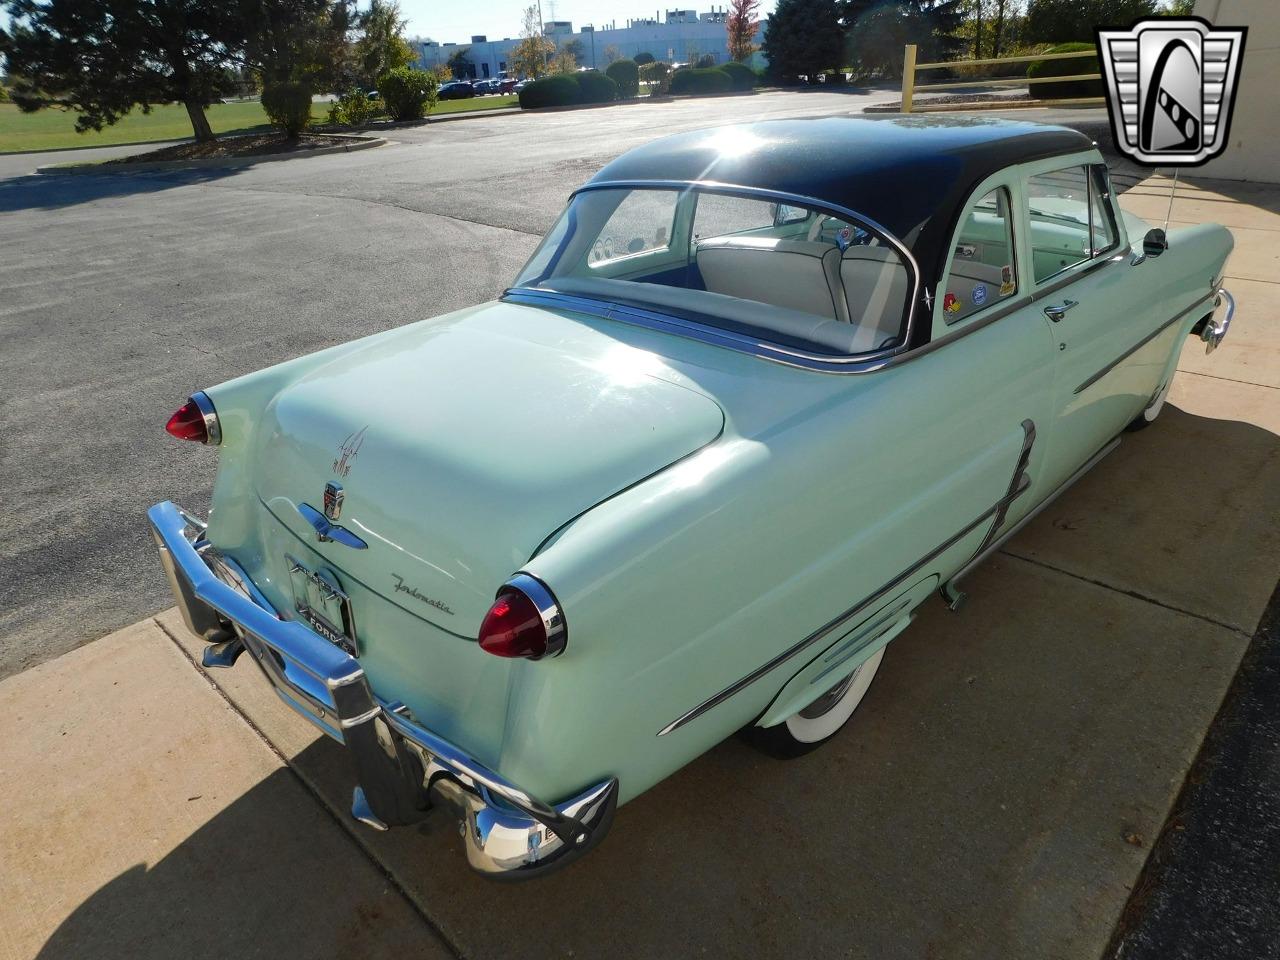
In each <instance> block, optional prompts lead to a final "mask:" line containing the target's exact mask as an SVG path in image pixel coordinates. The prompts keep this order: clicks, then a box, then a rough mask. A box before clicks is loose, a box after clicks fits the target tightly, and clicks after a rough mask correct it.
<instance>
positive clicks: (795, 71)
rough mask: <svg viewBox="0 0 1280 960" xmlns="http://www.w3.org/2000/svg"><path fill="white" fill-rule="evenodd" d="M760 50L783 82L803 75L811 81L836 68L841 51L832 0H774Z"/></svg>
mask: <svg viewBox="0 0 1280 960" xmlns="http://www.w3.org/2000/svg"><path fill="white" fill-rule="evenodd" d="M761 50H762V51H763V52H764V55H765V56H766V57H768V58H769V69H770V71H771V72H772V73H773V74H774V75H775V76H777V77H778V79H779V80H781V81H783V82H786V81H791V82H794V81H795V80H796V78H798V77H800V76H804V77H807V78H808V79H809V82H810V83H812V82H813V80H814V78H815V77H816V76H818V75H819V74H822V73H826V72H827V71H829V70H834V69H836V68H837V67H839V66H840V65H841V60H842V59H843V54H844V34H843V31H842V30H841V28H840V8H839V7H838V6H837V3H836V0H778V6H777V8H776V9H775V10H774V12H773V16H772V17H770V18H769V25H768V27H767V28H766V30H765V35H764V43H763V44H762V45H761Z"/></svg>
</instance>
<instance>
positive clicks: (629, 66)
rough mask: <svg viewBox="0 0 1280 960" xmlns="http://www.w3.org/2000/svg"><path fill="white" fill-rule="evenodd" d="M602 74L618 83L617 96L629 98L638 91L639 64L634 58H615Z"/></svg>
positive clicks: (624, 98)
mask: <svg viewBox="0 0 1280 960" xmlns="http://www.w3.org/2000/svg"><path fill="white" fill-rule="evenodd" d="M604 75H605V76H606V77H608V78H609V79H611V80H612V81H613V82H614V83H616V84H617V85H618V96H619V97H620V98H621V99H623V100H630V99H631V98H632V97H634V96H636V95H637V94H638V93H639V92H640V65H639V64H637V63H636V62H635V61H634V60H615V61H613V63H611V64H609V66H608V67H606V68H605V71H604Z"/></svg>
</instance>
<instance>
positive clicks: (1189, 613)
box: [1000, 550, 1250, 639]
mask: <svg viewBox="0 0 1280 960" xmlns="http://www.w3.org/2000/svg"><path fill="white" fill-rule="evenodd" d="M1000 554H1001V556H1005V557H1012V558H1013V559H1014V560H1021V561H1022V562H1023V563H1030V564H1033V565H1035V566H1037V567H1043V568H1044V569H1046V570H1052V571H1053V572H1054V573H1061V574H1063V575H1064V576H1068V577H1071V578H1073V579H1075V580H1080V581H1082V582H1083V583H1091V584H1093V585H1094V586H1095V587H1102V588H1103V589H1104V590H1110V591H1111V592H1112V593H1119V594H1121V595H1123V596H1126V597H1132V598H1133V599H1135V600H1142V601H1144V602H1145V603H1150V604H1152V605H1153V606H1157V607H1161V608H1162V609H1165V610H1168V611H1170V612H1171V613H1180V614H1182V615H1183V616H1186V617H1194V618H1195V619H1196V620H1201V621H1203V622H1204V623H1209V624H1212V625H1213V626H1215V627H1221V628H1222V629H1223V630H1230V631H1231V632H1232V633H1236V634H1239V635H1240V636H1242V637H1245V638H1246V639H1248V638H1249V636H1250V634H1249V633H1248V632H1247V631H1245V630H1242V629H1241V628H1240V627H1237V626H1235V625H1234V624H1230V623H1224V622H1223V621H1221V620H1215V619H1214V618H1213V617H1210V616H1206V615H1205V614H1203V613H1196V612H1195V611H1194V610H1187V609H1185V608H1183V607H1177V606H1174V605H1173V604H1171V603H1165V602H1164V601H1163V600H1157V599H1156V598H1155V597H1149V596H1147V595H1146V594H1145V593H1139V592H1138V591H1137V590H1124V589H1122V588H1120V587H1116V586H1112V585H1111V584H1109V583H1107V582H1106V581H1104V580H1095V579H1094V578H1093V577H1086V576H1084V575H1082V574H1079V573H1074V572H1073V571H1071V570H1065V569H1063V568H1062V567H1059V566H1055V565H1054V564H1052V563H1046V562H1045V561H1044V560H1036V559H1035V558H1033V557H1024V556H1023V555H1022V554H1018V553H1012V552H1010V551H1008V550H1001V551H1000Z"/></svg>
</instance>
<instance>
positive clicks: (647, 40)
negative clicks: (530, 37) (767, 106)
mask: <svg viewBox="0 0 1280 960" xmlns="http://www.w3.org/2000/svg"><path fill="white" fill-rule="evenodd" d="M728 16H729V12H728V10H727V9H726V8H724V7H712V8H711V10H709V11H708V12H706V13H698V12H697V11H696V10H667V11H665V13H664V11H661V10H655V11H654V16H653V17H652V18H640V19H636V20H628V21H627V22H626V25H625V26H621V27H619V26H618V25H617V24H616V23H611V24H607V25H603V26H594V25H592V24H587V25H585V26H583V27H581V28H579V29H578V30H577V31H575V30H574V29H573V24H572V23H571V22H569V21H567V20H549V21H547V22H546V23H544V24H543V25H542V29H543V32H544V34H545V35H546V37H547V39H548V40H551V41H552V42H553V43H555V45H556V46H557V47H563V46H564V45H565V44H566V43H568V42H569V41H571V40H577V41H580V42H581V44H582V57H581V58H580V65H581V66H584V67H595V68H598V69H600V70H603V69H604V68H605V67H607V66H608V65H609V60H608V59H607V58H606V51H609V52H610V53H612V51H611V50H610V49H609V48H611V47H613V48H616V49H617V51H618V53H619V54H621V55H622V56H623V57H632V58H634V57H635V56H636V55H637V54H640V53H649V54H652V55H653V58H654V59H655V60H664V61H666V62H667V63H672V64H676V63H688V62H690V61H691V60H694V59H697V58H698V57H702V56H710V57H712V58H713V59H714V60H715V62H716V63H724V62H725V61H726V60H728V59H729V46H728V32H727V29H726V27H725V20H726V19H727V18H728ZM766 25H767V21H766V20H761V21H759V22H758V23H757V24H756V33H755V40H754V42H755V44H756V46H759V45H760V43H761V41H762V40H763V37H764V28H765V26H766ZM519 42H520V38H519V37H506V38H504V39H502V40H490V39H488V37H485V36H473V37H472V38H471V42H470V43H440V42H438V41H435V40H424V41H421V44H420V50H421V56H422V63H423V65H424V66H425V67H427V68H428V69H430V68H431V67H434V66H437V65H439V64H447V63H448V62H449V58H450V57H451V56H452V55H453V54H454V53H456V52H457V51H458V50H459V49H466V50H467V59H468V60H469V61H470V62H471V65H472V68H473V70H474V75H475V76H476V77H477V78H482V77H496V76H498V74H500V73H505V72H506V71H507V69H508V68H507V61H508V59H509V57H510V53H511V50H512V49H513V48H514V47H515V46H516V44H518V43H519ZM764 64H765V59H764V57H763V56H762V55H761V54H760V53H759V52H758V51H757V52H756V53H755V54H753V56H752V59H751V66H753V67H762V66H764Z"/></svg>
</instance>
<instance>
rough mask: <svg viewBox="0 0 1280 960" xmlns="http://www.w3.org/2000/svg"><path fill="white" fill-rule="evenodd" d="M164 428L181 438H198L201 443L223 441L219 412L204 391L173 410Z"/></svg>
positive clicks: (215, 443)
mask: <svg viewBox="0 0 1280 960" xmlns="http://www.w3.org/2000/svg"><path fill="white" fill-rule="evenodd" d="M164 428H165V429H166V430H168V431H169V433H171V434H172V435H173V436H175V437H177V438H178V439H179V440H198V441H199V442H200V443H212V444H214V445H215V446H216V445H217V444H219V443H221V442H222V430H221V428H220V427H219V426H218V412H217V411H216V410H214V409H213V403H212V401H210V400H209V398H208V397H207V396H205V394H203V393H197V394H195V395H193V396H192V397H191V399H189V400H188V401H187V402H186V403H184V404H183V405H182V406H180V407H179V408H178V409H177V410H175V411H174V412H173V416H171V417H170V418H169V422H168V423H166V424H165V425H164Z"/></svg>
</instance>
